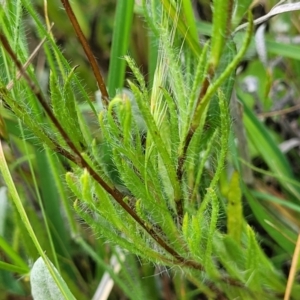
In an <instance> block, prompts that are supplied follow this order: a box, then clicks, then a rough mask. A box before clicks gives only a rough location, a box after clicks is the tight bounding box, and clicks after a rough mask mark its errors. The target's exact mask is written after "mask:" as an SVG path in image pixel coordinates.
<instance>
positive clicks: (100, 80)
mask: <svg viewBox="0 0 300 300" xmlns="http://www.w3.org/2000/svg"><path fill="white" fill-rule="evenodd" d="M61 2H62V4H63V6H64V8H65V10H66V13H67V15H68V17H69V19H70V21H71V23H72V25H73V28H74V30H75V32H76V35H77V37H78V39H79V42H80V43H81V46H82V48H83V50H84V52H85V54H86V56H87V58H88V60H89V63H90V65H91V67H92V70H93V73H94V75H95V78H96V80H97V83H98V87H99V90H100V91H101V94H102V98H103V101H104V104H105V105H106V106H108V103H109V102H108V99H109V96H108V92H107V89H106V86H105V83H104V80H103V77H102V75H101V73H100V70H99V66H98V63H97V61H96V59H95V56H94V54H93V52H92V50H91V47H90V46H89V44H88V42H87V39H86V38H85V36H84V34H83V32H82V30H81V27H80V25H79V23H78V21H77V18H76V16H75V14H74V12H73V10H72V7H71V5H70V3H69V1H68V0H61Z"/></svg>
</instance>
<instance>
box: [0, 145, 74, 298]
mask: <svg viewBox="0 0 300 300" xmlns="http://www.w3.org/2000/svg"><path fill="white" fill-rule="evenodd" d="M0 171H1V174H2V176H3V179H4V181H5V183H6V185H7V187H8V190H9V192H10V195H11V198H12V200H13V202H14V204H15V206H16V208H17V210H18V212H19V214H20V218H21V220H22V222H23V223H24V226H25V227H26V229H27V231H28V233H29V235H30V237H31V239H32V241H33V243H34V245H35V247H36V249H37V251H38V252H39V254H40V256H41V257H42V258H43V260H44V262H45V264H46V266H47V268H48V270H49V272H50V274H51V275H52V277H53V279H54V280H55V282H56V284H57V286H58V287H59V289H60V291H61V292H62V294H63V295H64V296H65V298H66V299H75V298H74V297H73V295H72V294H71V292H70V290H68V289H66V288H65V286H64V285H63V284H62V283H61V278H59V277H58V275H57V272H56V271H55V270H54V268H53V265H52V264H51V263H50V261H49V259H48V258H47V256H46V254H45V253H44V251H43V249H42V248H41V245H40V244H39V241H38V239H37V237H36V235H35V233H34V231H33V228H32V227H31V224H30V221H29V219H28V217H27V214H26V211H25V209H24V207H23V204H22V201H21V199H20V197H19V194H18V192H17V189H16V186H15V184H14V182H13V179H12V177H11V174H10V172H9V169H8V165H7V163H6V159H5V157H4V153H3V149H2V143H1V141H0Z"/></svg>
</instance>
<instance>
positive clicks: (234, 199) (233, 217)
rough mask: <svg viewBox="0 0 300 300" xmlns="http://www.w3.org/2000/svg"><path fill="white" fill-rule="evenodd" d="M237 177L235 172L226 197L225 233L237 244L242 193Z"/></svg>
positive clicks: (240, 223)
mask: <svg viewBox="0 0 300 300" xmlns="http://www.w3.org/2000/svg"><path fill="white" fill-rule="evenodd" d="M239 177H240V176H239V173H238V172H236V171H235V172H234V173H233V175H232V177H231V181H230V183H229V192H228V195H227V201H228V204H227V231H228V234H229V235H230V236H231V237H232V238H233V239H234V240H235V241H236V242H237V243H240V242H241V236H242V230H243V208H242V191H241V188H240V178H239Z"/></svg>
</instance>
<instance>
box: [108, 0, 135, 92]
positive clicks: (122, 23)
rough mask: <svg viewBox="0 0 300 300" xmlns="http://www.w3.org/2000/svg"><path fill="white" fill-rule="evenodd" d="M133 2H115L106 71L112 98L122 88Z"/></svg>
mask: <svg viewBox="0 0 300 300" xmlns="http://www.w3.org/2000/svg"><path fill="white" fill-rule="evenodd" d="M133 8H134V0H127V1H117V9H116V15H115V22H114V24H115V25H114V32H113V40H112V47H111V56H110V64H109V70H108V94H109V96H110V97H114V96H115V94H116V90H117V89H119V88H122V87H123V86H124V78H125V67H126V62H125V60H124V59H123V56H124V55H126V54H127V51H128V45H129V40H130V32H131V25H132V18H133Z"/></svg>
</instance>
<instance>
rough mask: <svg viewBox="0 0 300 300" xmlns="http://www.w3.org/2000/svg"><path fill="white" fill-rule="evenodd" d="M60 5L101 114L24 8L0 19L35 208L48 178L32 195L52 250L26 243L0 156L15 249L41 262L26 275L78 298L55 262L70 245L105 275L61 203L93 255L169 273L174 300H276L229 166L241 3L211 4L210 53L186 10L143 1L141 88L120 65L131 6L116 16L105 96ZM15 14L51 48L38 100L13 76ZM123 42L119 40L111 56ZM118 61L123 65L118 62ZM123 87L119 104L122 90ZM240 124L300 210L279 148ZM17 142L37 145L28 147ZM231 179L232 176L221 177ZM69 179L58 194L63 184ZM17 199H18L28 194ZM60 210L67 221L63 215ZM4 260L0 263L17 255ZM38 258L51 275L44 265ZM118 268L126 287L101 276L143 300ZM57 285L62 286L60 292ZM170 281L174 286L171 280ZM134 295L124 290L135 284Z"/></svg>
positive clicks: (270, 272)
mask: <svg viewBox="0 0 300 300" xmlns="http://www.w3.org/2000/svg"><path fill="white" fill-rule="evenodd" d="M61 2H62V3H63V5H64V7H65V9H66V12H67V14H68V16H69V18H70V20H71V22H72V24H73V27H74V28H75V31H76V34H77V36H78V37H79V40H80V41H81V44H82V45H83V48H84V51H85V53H86V54H87V56H88V58H89V61H90V63H91V67H92V70H93V73H94V76H95V78H96V81H97V84H98V87H99V89H100V91H101V94H102V98H101V101H100V102H99V101H98V103H94V102H92V101H91V100H90V97H89V96H88V92H87V91H86V90H85V88H84V85H83V84H82V82H81V81H80V80H79V79H78V76H77V74H76V67H71V66H70V64H69V63H68V62H67V60H66V59H65V58H64V56H63V55H62V52H61V50H60V49H59V48H58V46H57V45H56V43H55V40H54V38H53V36H52V34H51V31H50V28H49V25H48V28H47V29H46V28H45V26H44V25H43V23H42V22H41V20H40V18H39V17H38V15H37V14H36V11H35V10H34V8H33V5H32V3H31V2H30V1H27V0H21V1H19V0H15V1H10V2H7V3H6V5H3V7H2V9H1V11H0V18H1V19H0V20H1V22H0V23H1V24H3V25H2V26H1V33H0V40H1V43H2V46H3V47H2V48H1V51H2V52H1V57H0V59H1V64H2V65H3V66H4V67H5V74H4V75H3V76H2V77H1V82H0V84H1V88H0V96H1V99H2V101H3V102H4V103H5V105H6V109H5V119H7V120H14V122H16V121H15V120H16V118H15V117H17V119H18V121H17V122H18V128H19V131H18V133H17V134H16V136H19V138H21V141H20V140H19V139H17V138H16V137H13V139H14V140H13V141H12V142H13V143H16V144H18V148H19V149H20V150H21V152H22V153H24V155H26V158H25V159H26V161H27V162H28V163H29V165H30V172H31V178H32V180H33V181H34V184H33V186H34V187H35V189H36V191H35V193H36V195H39V189H38V187H39V186H38V185H39V184H38V183H37V181H36V175H35V167H36V166H34V165H37V166H38V167H37V168H43V171H44V170H45V169H47V171H46V175H47V174H48V177H47V178H45V181H44V182H43V181H42V180H41V182H42V186H41V190H42V191H44V197H45V195H46V194H47V192H48V191H50V192H51V199H49V200H48V201H45V200H44V203H43V201H40V202H39V206H40V209H41V212H42V214H43V220H44V221H45V228H47V237H48V238H49V240H50V242H48V241H43V239H42V235H41V234H39V238H36V235H37V233H34V232H33V230H32V226H31V224H30V223H33V225H34V227H35V228H37V227H38V226H39V223H40V220H39V219H38V218H35V219H34V218H33V219H32V220H31V222H30V221H29V220H28V218H27V216H26V212H25V210H24V206H23V205H22V202H21V201H20V196H19V194H18V192H17V190H16V188H15V185H16V184H15V183H14V182H13V180H12V179H11V176H10V175H9V171H8V167H7V163H6V161H5V158H4V154H3V151H2V152H1V153H0V154H1V155H0V157H1V164H0V167H1V171H2V174H3V178H4V180H5V182H6V184H7V186H8V187H9V190H10V193H11V197H12V199H13V200H14V209H15V210H16V211H17V212H18V213H19V214H20V216H21V218H22V222H21V223H22V224H20V225H19V226H20V228H21V229H20V230H21V231H22V233H23V234H24V235H27V232H28V234H29V235H30V237H31V238H32V241H33V243H34V247H33V245H30V243H31V242H30V241H28V245H27V246H25V247H24V248H25V249H26V250H27V251H28V253H27V255H29V256H30V257H31V258H34V259H35V260H36V259H38V260H37V262H36V264H37V265H38V268H41V269H42V271H43V270H49V271H50V273H47V272H48V271H46V273H45V274H46V275H45V276H46V277H47V276H49V274H51V276H53V278H54V282H55V284H56V285H57V293H58V294H59V295H62V297H64V298H66V299H72V298H73V297H74V296H73V295H71V292H70V290H72V292H73V294H74V295H75V297H76V298H80V297H84V293H81V292H80V291H79V290H78V288H76V287H74V286H70V283H71V284H72V282H73V284H74V282H75V280H78V281H79V282H80V284H81V285H83V286H84V287H85V288H87V285H85V283H84V280H82V278H80V277H81V275H78V271H76V269H75V268H74V266H73V265H71V266H70V265H68V264H67V263H66V262H65V261H64V259H63V258H67V257H68V255H69V254H70V253H71V249H70V248H71V242H68V243H65V245H64V243H63V241H65V240H71V239H72V238H73V239H74V241H76V242H77V244H78V245H79V246H80V249H81V250H82V251H83V252H84V253H88V254H89V255H90V256H92V257H95V261H97V263H98V265H99V266H101V267H103V266H105V264H104V262H103V259H102V258H100V255H97V254H96V253H95V252H94V250H91V247H90V246H89V245H88V244H87V243H86V242H85V241H84V239H83V238H82V237H80V236H81V232H80V229H79V226H78V224H77V222H76V221H75V217H74V213H73V211H72V209H71V203H70V201H69V199H70V198H72V199H73V200H74V201H73V207H74V210H75V211H76V215H78V216H80V218H81V220H84V222H85V223H86V224H88V225H89V227H90V228H91V229H92V231H93V233H95V234H96V235H97V236H100V237H101V242H103V241H105V242H109V243H110V244H112V245H118V246H119V247H121V248H122V249H125V250H127V251H128V252H129V253H131V254H134V255H137V256H139V257H141V258H142V259H143V262H144V263H148V262H150V263H151V264H155V265H162V266H166V267H168V268H170V272H172V273H173V274H174V282H175V283H176V284H175V289H177V290H178V291H180V290H181V288H182V291H184V292H183V293H182V295H180V297H181V298H180V299H190V298H192V294H193V293H195V294H196V293H197V294H199V295H200V294H204V295H206V297H207V298H210V299H223V298H224V299H234V298H241V299H255V298H257V299H270V297H271V298H272V299H275V298H281V297H282V295H283V294H284V292H285V289H286V278H285V276H284V275H283V273H282V272H281V271H280V270H279V269H276V267H275V266H274V265H273V263H272V261H271V260H270V259H269V258H268V257H267V255H266V254H265V253H264V251H263V249H262V247H261V246H260V244H259V242H258V241H257V238H256V234H255V231H254V230H253V229H252V228H251V226H249V225H248V224H247V221H246V220H245V218H244V216H243V208H242V207H243V205H242V195H245V196H246V197H247V199H248V202H249V204H250V206H251V208H252V209H253V211H254V213H255V214H256V213H258V214H259V213H260V214H263V215H268V212H266V211H264V210H263V208H262V207H260V204H259V203H257V200H256V199H254V198H253V192H252V191H251V190H250V189H249V188H248V187H246V185H245V183H244V182H243V180H242V178H241V175H242V174H241V171H240V168H241V166H240V162H238V161H234V162H233V163H231V162H230V158H231V156H230V153H228V149H232V148H234V146H233V143H232V134H233V133H232V128H231V117H230V114H229V103H230V99H231V95H232V93H233V89H234V83H235V76H236V75H235V71H236V68H237V67H238V65H239V63H240V62H241V60H242V59H243V57H244V56H245V54H246V51H247V49H248V47H249V45H250V42H251V39H252V35H253V20H252V15H251V12H250V11H249V6H250V2H249V1H236V2H233V1H229V0H228V1H224V0H223V1H220V0H215V1H213V5H214V6H213V20H212V27H211V33H212V35H211V39H209V40H207V41H206V42H204V43H200V42H199V41H198V34H197V21H196V19H195V18H194V16H193V14H192V6H191V2H190V1H182V4H181V5H180V4H178V3H177V1H171V0H162V1H157V0H152V1H146V0H144V1H143V5H142V7H139V8H140V13H141V14H142V15H143V17H144V18H145V20H146V21H147V24H148V26H149V28H150V30H151V32H152V35H153V36H152V37H151V39H152V41H155V43H157V45H156V46H157V47H154V50H155V49H157V50H158V49H159V51H158V52H157V54H156V55H155V56H156V61H151V64H152V67H151V68H152V74H151V76H152V77H151V78H150V80H149V81H148V82H147V81H146V80H145V78H144V76H143V75H142V73H141V71H140V70H139V68H138V67H137V64H136V63H135V61H134V59H133V58H131V57H130V56H128V55H125V54H126V51H127V48H128V36H129V31H130V23H131V19H132V15H133V8H134V5H133V4H134V3H133V1H128V6H126V10H123V9H122V7H123V6H122V5H124V2H122V1H121V2H119V3H121V4H119V3H118V9H117V16H116V18H122V14H125V15H124V16H123V17H124V18H122V19H123V20H124V22H125V23H126V24H124V26H122V23H121V22H119V23H118V25H119V26H117V27H116V30H115V32H114V39H113V45H112V48H113V50H112V53H113V57H112V64H111V67H110V69H109V75H108V78H109V80H108V91H109V92H108V91H107V88H106V86H105V83H104V80H103V77H102V75H101V73H100V72H99V69H98V67H97V62H96V60H95V59H94V58H93V54H92V53H91V49H90V47H89V46H88V44H87V42H86V40H85V38H84V35H83V33H82V32H81V29H80V27H79V25H78V22H77V19H76V17H75V16H74V15H73V13H72V10H71V7H70V5H69V2H68V1H66V0H63V1H61ZM236 8H238V9H236ZM22 9H24V10H26V11H27V12H28V14H29V15H30V17H31V18H32V19H33V20H34V24H35V27H36V32H37V33H38V35H39V36H40V37H41V38H44V37H46V40H47V42H46V43H45V44H44V51H45V54H46V58H47V62H48V65H49V68H50V75H49V87H48V90H47V91H46V92H42V91H41V88H39V81H38V79H37V78H36V76H35V74H34V70H33V68H32V67H31V66H29V68H28V70H27V71H25V70H24V68H23V65H24V63H25V61H26V58H27V57H28V50H27V46H26V43H25V41H24V28H23V27H22V26H21V21H20V19H21V18H20V16H21V15H22ZM247 12H248V13H247ZM245 15H246V16H247V18H248V22H249V23H248V26H247V29H246V31H245V32H244V34H243V37H242V42H241V43H240V44H241V46H240V47H239V49H238V50H236V45H235V42H234V40H233V36H232V34H233V32H234V30H235V28H236V27H237V25H238V24H239V23H240V21H241V19H242V18H243V17H244V16H245ZM117 20H118V19H117ZM123 28H125V30H126V34H125V39H124V40H123V43H121V42H122V37H123V35H122V34H121V30H122V29H123ZM120 45H121V46H120ZM152 50H153V49H152ZM121 55H122V56H123V55H124V57H123V60H120V59H118V58H119V57H120V56H121ZM125 62H126V63H127V65H128V67H129V68H130V70H131V72H132V76H131V78H129V79H128V80H127V84H126V83H124V74H125V64H124V63H125ZM16 69H17V70H18V71H19V72H20V73H21V76H22V77H23V78H22V79H20V80H19V81H17V80H14V83H13V87H12V88H9V89H8V86H7V82H8V81H9V80H11V79H15V75H14V74H15V71H16ZM125 85H127V86H128V88H129V92H126V91H124V90H122V88H123V87H124V86H125ZM117 89H119V90H118V91H117V92H116V90H117ZM120 89H121V90H120ZM115 92H116V93H115ZM242 97H243V96H241V98H242ZM79 99H81V101H80V100H79ZM82 102H84V103H82ZM84 104H88V105H89V108H88V110H89V113H90V114H91V115H92V117H93V118H95V119H96V118H97V120H98V124H99V126H98V130H97V131H96V132H95V134H93V133H92V132H91V130H90V127H89V125H88V123H87V121H86V119H85V116H84V114H83V110H84ZM245 116H246V117H245V126H246V129H247V130H248V131H249V135H250V138H252V136H251V133H252V134H254V137H253V140H254V141H253V143H254V144H255V139H256V138H257V140H258V139H259V138H260V139H261V143H263V142H266V145H268V146H269V147H270V149H271V150H270V151H269V153H268V154H265V160H266V161H267V162H268V163H269V164H270V165H271V164H272V163H273V162H274V160H272V159H271V158H273V157H275V156H276V157H277V158H278V160H277V161H276V162H277V163H276V164H273V167H274V169H273V170H274V171H279V170H280V174H281V176H282V177H281V178H280V179H281V180H280V182H281V183H282V185H286V188H287V191H288V192H289V193H290V194H291V195H293V197H294V198H295V199H296V198H297V197H298V196H299V194H298V187H296V186H295V185H294V184H292V183H287V178H290V179H291V180H292V179H293V175H292V173H291V172H290V171H289V166H288V163H287V162H286V161H285V159H284V156H281V154H280V153H279V152H278V151H277V150H274V151H273V152H272V149H277V148H274V147H275V146H274V145H273V144H272V140H271V139H268V140H266V139H264V137H266V136H268V133H267V132H265V131H264V129H262V128H261V127H260V126H262V125H260V124H259V123H258V122H257V119H256V118H255V117H253V116H252V115H251V112H249V111H248V110H247V109H245ZM23 126H24V127H23ZM27 130H29V131H30V134H33V135H34V137H35V139H37V140H35V141H34V142H30V141H26V138H27V139H28V136H29V133H28V132H27ZM259 134H262V136H260V135H259ZM37 143H38V144H39V145H43V147H44V148H43V149H44V151H43V152H42V154H41V153H37V151H36V144H37ZM1 149H2V148H1ZM270 153H273V154H272V157H270V156H269V155H270ZM31 156H33V157H34V159H32V158H30V157H31ZM269 158H270V161H268V159H269ZM232 160H233V159H232ZM45 162H46V163H47V164H48V166H47V168H45ZM228 165H230V166H231V168H232V169H234V170H235V171H232V172H231V173H230V174H227V172H226V166H228ZM42 166H43V167H42ZM44 168H45V169H44ZM65 169H68V171H67V172H66V170H65ZM11 172H12V173H13V172H14V170H11ZM65 173H66V175H65V182H66V184H67V186H68V189H66V187H65V185H64V184H62V183H61V177H62V176H63V174H65ZM41 174H43V173H41ZM46 175H44V176H46ZM27 180H28V179H27ZM51 181H53V182H54V183H52V187H51V188H50V187H48V186H47V185H49V184H50V182H51ZM70 191H71V192H72V194H70ZM19 193H20V192H19ZM21 193H22V195H23V196H26V195H27V193H26V191H22V192H21ZM37 198H40V197H37ZM54 199H61V202H62V204H61V203H60V202H59V201H56V202H52V201H53V200H54ZM298 200H299V198H298ZM298 200H295V202H296V201H298ZM61 207H63V209H64V214H65V216H62V215H61V212H60V209H61ZM28 210H29V208H28ZM27 214H29V212H27ZM64 219H67V221H68V227H67V226H65V225H64ZM260 219H261V220H262V219H263V218H260ZM16 222H17V221H16ZM19 223H20V222H19ZM287 231H288V229H287ZM57 232H59V235H60V236H59V235H58V234H57ZM273 232H274V231H273ZM270 235H272V233H270ZM288 235H289V236H292V239H293V240H295V236H296V234H295V232H293V231H292V230H289V231H288ZM274 239H275V240H276V242H277V243H279V244H282V247H286V248H287V251H289V253H290V254H292V251H293V245H292V244H287V243H286V241H285V240H283V239H282V237H275V238H274ZM41 244H44V246H43V247H44V248H43V247H41ZM99 244H100V243H99ZM283 244H285V246H284V245H283ZM2 245H5V242H2ZM2 249H4V246H2ZM6 249H7V250H6V252H7V253H11V254H12V253H14V251H12V250H8V248H6ZM32 249H34V250H32ZM43 249H47V253H46V254H47V256H49V257H50V259H51V260H52V261H53V263H54V265H55V267H56V269H55V268H54V266H53V265H52V264H51V263H50V261H49V258H48V257H47V256H46V255H45V253H44V252H43ZM100 249H102V251H103V252H104V250H103V248H101V247H100ZM31 250H32V251H33V252H30V251H31ZM36 251H37V252H38V253H36ZM39 256H41V257H42V258H43V262H44V263H45V265H46V266H47V269H45V265H43V264H42V265H41V264H40V263H41V259H40V258H38V257H39ZM13 257H14V258H13ZM69 259H70V258H69ZM129 259H130V258H129ZM131 259H132V258H131ZM12 260H13V264H11V265H10V266H9V265H4V264H2V269H5V268H6V269H8V270H10V271H14V272H19V273H20V274H24V273H26V272H28V268H27V264H26V263H25V262H24V260H23V259H22V258H21V257H19V255H16V256H12ZM98 260H99V261H98ZM120 263H121V265H122V266H123V268H122V269H123V271H124V272H125V275H123V276H124V278H123V281H122V280H120V279H118V277H117V276H116V275H115V274H114V273H113V272H112V270H111V269H110V268H109V267H108V266H106V267H105V268H106V270H107V271H108V272H109V273H110V275H111V276H112V277H113V278H114V280H115V281H116V282H117V283H118V284H119V286H121V287H122V288H123V289H124V292H125V293H126V294H127V296H128V297H130V298H132V299H134V298H135V297H136V299H141V298H143V297H149V295H148V296H147V295H146V292H145V291H143V289H142V288H140V289H136V293H132V292H131V291H130V290H129V289H126V285H125V284H124V282H126V281H127V282H130V274H126V264H125V263H124V262H122V260H121V259H120ZM133 265H134V263H133ZM0 267H1V265H0ZM16 267H18V269H17V268H16ZM136 269H138V268H136ZM102 272H103V271H102ZM137 272H138V270H136V274H137ZM59 273H61V275H62V277H64V278H67V279H66V282H67V283H68V285H69V287H70V290H69V289H68V288H67V286H66V284H65V283H64V282H63V280H62V278H61V276H59ZM35 274H36V273H35ZM136 274H135V275H136ZM178 274H179V275H178ZM64 275H65V276H64ZM180 276H182V277H183V278H184V280H178V277H180ZM35 278H36V277H35ZM32 280H36V279H34V278H33V279H32ZM188 283H189V284H190V286H189V285H188ZM130 284H131V285H132V286H133V285H134V282H132V281H131V282H130ZM74 285H75V284H74ZM49 289H51V288H49ZM298 291H299V286H298V285H296V284H295V285H294V288H293V290H292V295H297V292H298ZM178 293H179V292H178ZM45 295H47V297H57V296H53V295H52V296H49V294H47V291H46V292H45ZM137 295H139V296H137ZM44 297H46V296H44Z"/></svg>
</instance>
